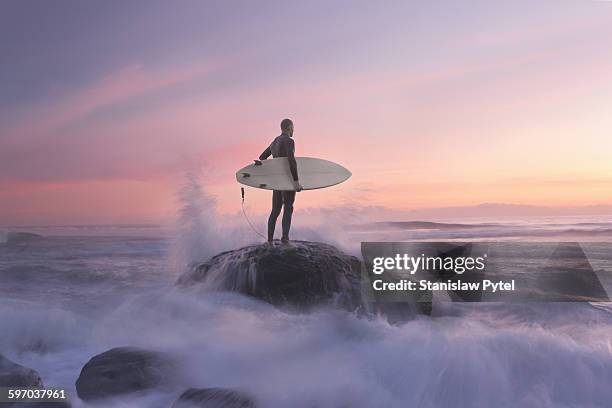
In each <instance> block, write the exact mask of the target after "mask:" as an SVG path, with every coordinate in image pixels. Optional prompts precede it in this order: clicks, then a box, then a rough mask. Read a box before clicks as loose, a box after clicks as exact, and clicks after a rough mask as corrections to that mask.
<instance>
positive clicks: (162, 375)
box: [76, 347, 176, 400]
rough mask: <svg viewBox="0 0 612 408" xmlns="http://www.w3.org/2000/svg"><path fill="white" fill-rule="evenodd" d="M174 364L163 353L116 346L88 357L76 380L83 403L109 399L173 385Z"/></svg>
mask: <svg viewBox="0 0 612 408" xmlns="http://www.w3.org/2000/svg"><path fill="white" fill-rule="evenodd" d="M175 365H176V362H175V361H174V360H173V359H172V358H171V357H170V355H168V354H166V353H161V352H156V351H149V350H143V349H139V348H135V347H117V348H113V349H110V350H108V351H105V352H104V353H102V354H98V355H97V356H94V357H92V358H91V359H90V360H89V361H88V362H87V364H85V366H83V369H82V370H81V374H80V375H79V378H78V379H77V381H76V390H77V394H78V395H79V397H80V398H81V399H83V400H94V399H101V398H108V397H113V396H117V395H121V394H127V393H132V392H137V391H145V390H149V389H153V388H166V387H168V386H170V385H172V384H173V383H174V380H175V377H176V375H175Z"/></svg>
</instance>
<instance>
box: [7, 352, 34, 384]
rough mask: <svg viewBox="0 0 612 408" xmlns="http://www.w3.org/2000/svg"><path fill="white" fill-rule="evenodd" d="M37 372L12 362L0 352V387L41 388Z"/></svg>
mask: <svg viewBox="0 0 612 408" xmlns="http://www.w3.org/2000/svg"><path fill="white" fill-rule="evenodd" d="M42 386H43V382H42V379H41V378H40V375H38V373H37V372H36V371H34V370H32V369H30V368H27V367H24V366H21V365H19V364H17V363H14V362H12V361H11V360H9V359H8V358H6V357H4V356H3V355H2V354H0V387H26V388H42Z"/></svg>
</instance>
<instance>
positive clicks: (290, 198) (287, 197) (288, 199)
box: [282, 191, 295, 241]
mask: <svg viewBox="0 0 612 408" xmlns="http://www.w3.org/2000/svg"><path fill="white" fill-rule="evenodd" d="M282 193H283V196H282V198H283V238H282V239H283V240H284V241H288V240H289V229H290V228H291V215H292V214H293V202H294V201H295V191H283V192H282Z"/></svg>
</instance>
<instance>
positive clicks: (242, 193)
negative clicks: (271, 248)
mask: <svg viewBox="0 0 612 408" xmlns="http://www.w3.org/2000/svg"><path fill="white" fill-rule="evenodd" d="M240 194H241V195H242V214H244V218H245V219H246V220H247V222H248V223H249V226H250V227H251V229H252V230H253V232H254V233H256V234H257V235H259V236H260V237H262V238H263V239H268V238H266V237H264V236H263V234H262V233H260V232H259V231H257V229H256V228H255V227H254V226H253V224H252V223H251V220H249V216H248V215H247V213H246V210H245V209H244V187H240Z"/></svg>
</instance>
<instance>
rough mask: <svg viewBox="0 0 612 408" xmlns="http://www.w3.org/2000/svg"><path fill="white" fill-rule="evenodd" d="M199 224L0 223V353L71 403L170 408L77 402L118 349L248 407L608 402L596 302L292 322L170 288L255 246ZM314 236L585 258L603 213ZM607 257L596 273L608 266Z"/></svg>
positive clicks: (600, 306)
mask: <svg viewBox="0 0 612 408" xmlns="http://www.w3.org/2000/svg"><path fill="white" fill-rule="evenodd" d="M204 224H206V223H205V222H202V223H199V224H198V223H196V225H195V226H194V225H192V226H190V227H189V228H190V229H189V231H187V230H185V227H184V226H183V227H177V228H161V227H156V226H103V227H100V226H90V227H77V226H62V227H35V226H32V227H23V228H18V229H16V228H12V229H11V230H13V231H15V230H19V231H27V232H32V233H36V234H39V235H41V236H42V237H23V238H22V239H21V240H18V241H17V242H12V243H10V242H9V243H7V238H8V237H9V235H8V234H7V232H8V230H9V229H8V228H4V229H1V230H2V231H3V232H4V233H3V234H1V235H0V353H2V354H4V355H6V356H7V357H9V358H10V359H12V360H13V361H16V362H18V363H19V364H22V365H24V366H27V367H30V368H33V369H35V370H37V371H38V372H39V373H40V375H41V377H42V378H43V381H44V382H45V385H46V386H47V387H52V386H55V387H63V388H66V389H67V390H68V391H69V393H70V395H71V399H72V404H73V406H74V407H89V406H114V407H143V408H144V407H147V408H155V407H169V406H170V405H171V403H172V401H174V400H175V399H176V398H177V395H178V393H177V392H170V391H156V392H152V393H148V394H145V395H138V396H127V397H123V398H118V399H116V400H112V401H110V402H108V401H107V402H105V403H103V404H102V405H90V404H87V403H85V402H83V401H80V400H79V399H78V398H77V397H76V392H75V381H76V379H77V377H78V375H79V373H80V370H81V368H82V367H83V365H84V364H85V363H86V362H87V361H88V360H89V359H90V358H91V357H92V356H94V355H95V354H98V353H100V352H103V351H106V350H108V349H110V348H113V347H118V346H126V345H130V346H138V347H143V348H147V349H154V350H167V351H172V352H176V353H180V354H182V355H184V356H186V357H188V359H189V361H190V363H189V364H188V366H186V367H185V373H186V375H187V376H188V378H189V379H190V382H191V383H192V384H193V385H194V386H200V387H228V388H237V389H243V390H246V391H248V393H249V394H251V395H253V396H254V397H255V398H256V400H257V402H258V406H261V407H271V408H277V407H278V408H280V407H296V408H300V407H304V408H306V407H309V408H310V407H323V408H324V407H334V408H335V407H357V408H359V407H406V406H419V407H451V406H452V407H492V406H496V407H510V406H521V407H538V408H541V407H609V406H610V405H611V404H612V388H611V387H610V384H611V383H612V307H611V306H610V305H609V304H608V303H597V304H594V303H502V302H497V303H473V304H467V303H450V302H449V303H441V304H440V305H437V306H436V308H435V311H436V313H435V314H434V316H433V317H429V316H419V317H417V318H415V319H414V320H411V321H408V322H406V323H404V324H400V325H391V324H389V323H387V321H386V320H385V319H383V318H365V317H360V316H357V315H355V314H352V313H349V312H344V311H339V310H333V309H324V310H317V311H315V312H312V313H309V314H295V313H290V312H286V311H283V310H279V309H277V308H274V307H272V306H270V305H267V304H264V303H261V302H259V301H256V300H254V299H250V298H247V297H244V296H240V295H238V294H232V293H208V294H205V295H204V294H202V293H199V294H196V293H191V292H185V291H181V290H179V289H177V288H176V287H175V286H174V283H175V281H176V279H177V277H178V275H179V274H180V273H181V272H182V271H183V270H184V269H185V268H188V267H189V266H190V265H191V264H193V263H194V262H195V261H197V260H198V259H202V260H203V259H205V258H206V257H208V256H211V255H213V254H214V253H216V252H217V251H219V250H223V249H227V248H232V247H238V246H240V245H243V244H244V243H246V242H254V241H257V240H258V239H259V238H258V237H257V236H256V235H254V234H252V233H250V232H249V230H242V231H241V232H240V233H239V234H236V233H229V232H228V233H221V232H220V231H221V230H222V227H221V226H219V225H216V226H215V228H219V229H220V230H219V231H217V232H214V233H213V232H211V231H210V229H209V227H210V226H209V225H208V226H203V225H204ZM198 228H203V229H205V230H206V231H199V230H198ZM313 229H314V230H316V228H312V227H311V228H307V229H306V228H302V229H300V228H299V225H298V226H297V227H296V231H295V234H294V238H296V239H299V238H302V239H313V233H312V231H313ZM245 231H246V232H245ZM235 237H240V238H239V239H238V238H236V239H234V238H235ZM318 239H320V240H328V241H331V242H330V243H332V244H334V245H336V246H338V247H340V248H341V249H343V250H345V251H346V252H348V253H351V254H354V255H359V243H360V242H361V241H376V240H385V241H413V240H438V241H448V240H463V241H521V242H525V241H577V242H589V243H590V245H591V248H594V249H593V251H594V252H593V253H595V252H597V250H598V248H600V249H601V248H606V245H607V243H610V242H612V217H603V216H601V217H593V216H591V217H556V218H533V217H532V218H523V219H521V218H516V217H515V218H511V219H510V218H505V219H495V220H491V219H488V220H474V219H468V220H440V221H438V220H437V221H436V222H435V223H424V222H413V221H409V222H394V223H369V224H364V223H360V224H358V225H353V226H351V227H350V228H349V227H347V228H345V229H343V230H342V231H335V232H334V234H327V235H323V236H319V237H318ZM598 243H606V244H601V247H598V245H599V244H598ZM607 248H609V245H608V246H607ZM198 249H199V250H200V252H199V253H198V251H197V250H198ZM194 251H195V252H194ZM606 257H608V258H606ZM610 257H612V254H609V253H605V254H603V255H602V257H600V258H602V259H603V260H602V263H601V264H600V265H594V269H595V270H596V271H599V272H606V271H608V272H612V269H609V268H610V265H611V263H610V262H609V258H610Z"/></svg>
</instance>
